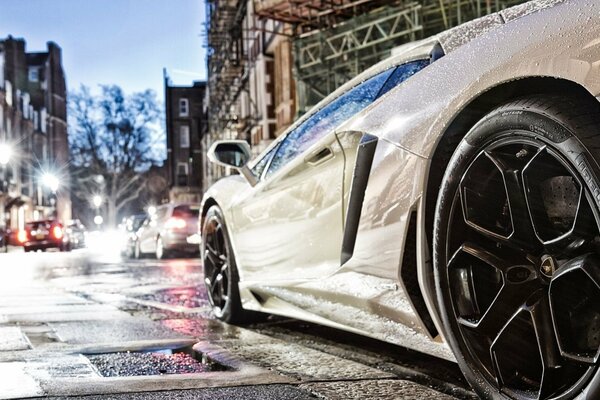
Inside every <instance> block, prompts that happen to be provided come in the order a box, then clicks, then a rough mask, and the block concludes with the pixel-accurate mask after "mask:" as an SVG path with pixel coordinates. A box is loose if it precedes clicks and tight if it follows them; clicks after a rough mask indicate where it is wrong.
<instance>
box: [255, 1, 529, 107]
mask: <svg viewBox="0 0 600 400" xmlns="http://www.w3.org/2000/svg"><path fill="white" fill-rule="evenodd" d="M523 2H524V0H423V1H418V2H417V1H414V0H413V1H407V0H388V1H378V0H254V10H255V12H256V14H257V15H259V16H261V17H262V18H268V19H273V20H276V21H280V22H285V23H288V24H291V26H292V32H293V35H294V39H293V43H294V67H295V69H294V73H295V79H296V82H297V85H298V90H297V95H298V110H297V112H298V114H302V113H304V112H306V111H307V110H308V109H310V107H312V106H313V105H315V104H316V103H317V102H318V101H319V100H321V99H322V98H323V97H325V96H326V95H327V94H328V93H331V92H332V91H333V90H335V89H336V88H337V87H339V86H340V85H341V84H343V83H344V82H346V81H347V80H349V79H350V78H352V77H354V76H356V75H357V74H359V73H360V72H361V71H363V70H364V69H365V68H367V67H368V66H371V65H373V64H375V63H376V62H378V61H380V60H382V59H384V58H386V57H388V56H389V55H390V53H391V50H392V48H394V47H396V46H399V45H402V44H404V43H408V42H411V41H414V40H417V39H421V38H425V37H428V36H430V35H433V34H436V33H439V32H441V31H444V30H446V29H449V28H451V27H454V26H457V25H460V24H461V23H463V22H466V21H469V20H472V19H475V18H478V17H481V16H483V15H486V14H490V13H493V12H496V11H499V10H502V9H504V8H506V7H509V6H512V5H515V4H519V3H523Z"/></svg>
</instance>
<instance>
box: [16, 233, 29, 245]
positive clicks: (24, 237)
mask: <svg viewBox="0 0 600 400" xmlns="http://www.w3.org/2000/svg"><path fill="white" fill-rule="evenodd" d="M28 236H29V235H28V234H27V231H19V233H17V240H18V241H19V243H25V242H26V241H27V239H28Z"/></svg>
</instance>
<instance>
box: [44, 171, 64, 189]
mask: <svg viewBox="0 0 600 400" xmlns="http://www.w3.org/2000/svg"><path fill="white" fill-rule="evenodd" d="M42 183H43V184H44V186H46V187H47V188H48V189H50V190H52V192H53V193H55V192H56V191H57V190H58V186H60V181H59V180H58V178H57V177H56V176H55V175H53V174H51V173H49V172H47V173H45V174H44V175H43V176H42Z"/></svg>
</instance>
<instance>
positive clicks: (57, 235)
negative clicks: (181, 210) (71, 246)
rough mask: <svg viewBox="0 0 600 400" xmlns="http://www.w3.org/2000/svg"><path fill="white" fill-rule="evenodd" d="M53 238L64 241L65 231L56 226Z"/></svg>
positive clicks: (53, 229)
mask: <svg viewBox="0 0 600 400" xmlns="http://www.w3.org/2000/svg"><path fill="white" fill-rule="evenodd" d="M52 236H54V238H55V239H62V237H63V230H62V228H61V227H60V226H55V227H54V228H52Z"/></svg>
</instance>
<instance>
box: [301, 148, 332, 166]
mask: <svg viewBox="0 0 600 400" xmlns="http://www.w3.org/2000/svg"><path fill="white" fill-rule="evenodd" d="M332 157H333V151H331V148H329V147H324V148H322V149H320V150H317V151H316V152H314V153H312V154H311V155H309V156H308V157H306V159H305V161H306V162H307V163H308V164H309V165H312V166H316V165H319V164H321V163H324V162H325V161H327V160H329V159H330V158H332Z"/></svg>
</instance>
